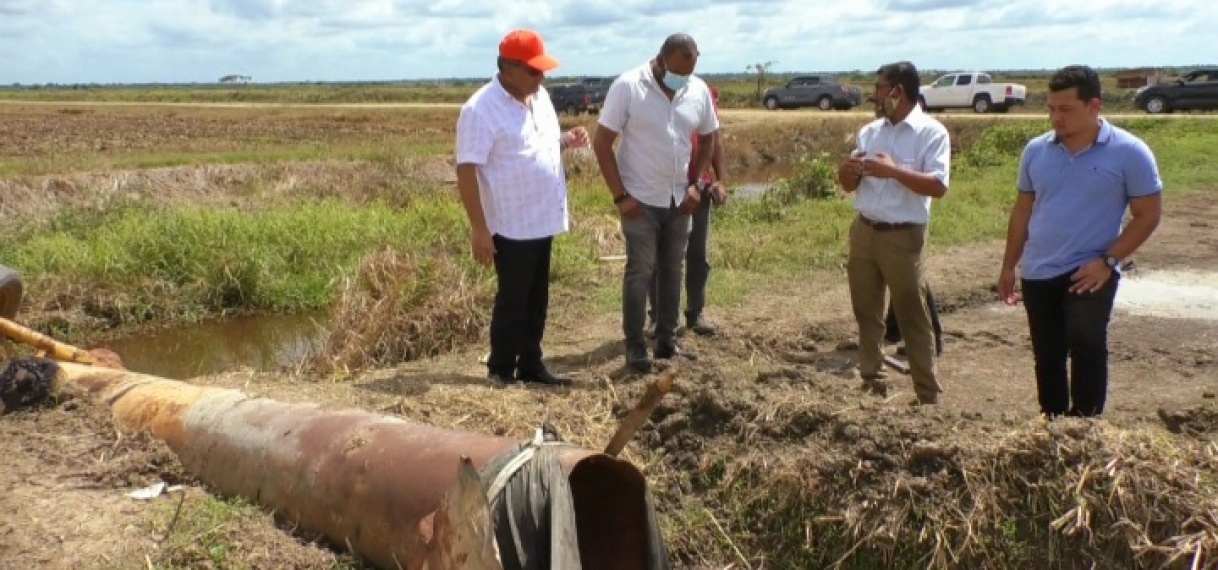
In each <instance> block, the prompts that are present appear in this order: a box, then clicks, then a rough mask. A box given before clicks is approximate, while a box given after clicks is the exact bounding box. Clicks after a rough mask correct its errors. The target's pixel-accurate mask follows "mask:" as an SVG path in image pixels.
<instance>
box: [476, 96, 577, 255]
mask: <svg viewBox="0 0 1218 570" xmlns="http://www.w3.org/2000/svg"><path fill="white" fill-rule="evenodd" d="M529 103H530V106H531V109H530V106H525V105H524V104H523V103H521V102H520V101H518V100H517V99H516V98H514V97H512V95H511V94H510V93H508V92H507V91H506V90H505V89H504V88H503V85H501V84H500V83H499V80H498V78H495V79H492V80H491V82H490V83H487V84H486V85H484V86H482V88H481V89H478V91H477V92H475V93H474V94H473V96H471V97H470V98H469V100H468V101H466V102H465V105H462V107H461V115H460V117H459V118H458V119H457V150H456V154H457V164H473V165H475V166H476V167H477V168H476V170H477V173H478V194H479V195H480V196H481V198H482V210H483V213H484V214H485V215H486V226H487V229H488V230H490V232H491V234H492V235H494V234H498V235H500V236H503V237H505V238H508V239H516V240H526V239H539V238H545V237H550V236H553V235H555V234H559V233H562V232H565V231H567V228H568V221H567V181H566V176H565V174H564V172H563V167H562V149H561V143H560V137H561V135H562V131H561V130H560V127H559V126H558V115H557V114H556V113H555V112H554V105H553V104H551V103H550V95H549V94H548V93H546V90H545V88H544V87H543V88H541V89H539V90H538V91H537V93H536V94H534V95H533V96H532V97H531V98H530V100H529Z"/></svg>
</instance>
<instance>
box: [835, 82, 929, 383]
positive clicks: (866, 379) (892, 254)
mask: <svg viewBox="0 0 1218 570" xmlns="http://www.w3.org/2000/svg"><path fill="white" fill-rule="evenodd" d="M918 86H919V81H918V70H917V69H916V68H915V67H914V65H913V64H912V63H909V62H907V61H903V62H898V63H891V64H887V65H884V66H882V67H880V69H879V70H878V71H877V72H876V83H875V105H876V112H877V115H879V116H880V118H878V119H876V120H875V121H872V122H871V123H869V124H868V125H867V126H865V127H863V128H862V129H861V130H860V131H859V133H858V136H857V137H856V141H857V143H858V148H857V149H855V151H854V152H853V153H851V156H850V158H849V159H847V160H846V161H845V162H843V163H842V164H841V165H840V166H839V167H838V170H837V177H838V182H839V183H841V185H842V187H843V188H844V189H845V190H846V192H853V193H855V197H854V209H855V210H856V211H857V213H858V215H857V217H856V218H855V220H854V223H853V225H851V227H850V254H849V261H848V262H847V274H848V275H849V281H850V301H851V304H852V305H853V307H854V317H855V319H856V320H857V321H858V327H859V374H860V376H862V379H863V384H864V388H867V389H870V390H873V391H877V392H880V393H886V391H887V383H886V382H885V371H884V363H883V352H882V350H883V342H884V313H885V302H884V297H885V293H886V292H888V293H891V297H892V307H893V309H894V311H895V312H896V317H897V323H898V324H899V325H900V329H901V332H902V335H903V336H904V337H905V348H906V351H907V353H908V356H909V367H910V374H911V375H912V376H913V382H914V391H915V392H916V393H917V400H915V401H914V402H912V403H913V404H915V405H916V404H937V403H938V402H939V393H940V392H942V389H941V388H940V386H939V382H938V380H937V379H936V378H935V361H934V359H935V337H934V331H933V328H932V326H931V317H930V311H929V309H928V307H927V305H926V280H925V278H924V275H923V272H924V263H923V249H924V247H925V244H926V236H927V231H926V228H927V224H928V223H929V221H930V202H931V198H940V197H942V196H943V195H944V194H946V193H947V186H948V177H949V172H950V170H951V144H950V141H949V139H948V133H947V129H946V128H945V127H944V126H943V125H942V124H941V123H939V122H938V121H936V120H935V119H933V118H931V117H930V116H929V115H927V114H925V113H923V112H922V110H921V109H920V108H919V107H918V103H917V100H918Z"/></svg>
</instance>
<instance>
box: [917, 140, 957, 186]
mask: <svg viewBox="0 0 1218 570" xmlns="http://www.w3.org/2000/svg"><path fill="white" fill-rule="evenodd" d="M922 172H923V173H925V174H930V175H931V176H934V177H935V179H937V180H938V181H939V182H940V183H941V184H943V187H944V188H947V187H948V186H949V182H950V181H951V172H952V142H951V136H950V135H949V134H948V132H947V129H935V130H933V131H931V135H930V140H928V141H927V144H926V158H925V160H924V161H923V163H922Z"/></svg>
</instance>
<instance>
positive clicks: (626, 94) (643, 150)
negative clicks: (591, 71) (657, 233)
mask: <svg viewBox="0 0 1218 570" xmlns="http://www.w3.org/2000/svg"><path fill="white" fill-rule="evenodd" d="M598 122H599V123H600V125H601V126H602V127H605V128H607V129H609V130H611V131H613V132H615V133H618V134H620V135H621V141H620V142H619V143H618V147H617V154H616V156H617V165H618V170H619V172H620V173H621V175H622V184H623V185H624V186H625V187H626V192H628V193H630V195H631V196H633V197H634V199H636V200H638V201H639V202H642V203H644V204H647V205H648V206H654V207H657V208H667V207H670V206H672V205H674V204H680V203H681V202H682V201H684V200H685V188H686V186H688V184H689V179H688V170H689V161H690V152H691V151H692V150H693V147H692V144H691V143H690V133H693V132H697V133H698V134H701V135H708V134H710V133H713V132H715V130H717V129H718V128H719V119H718V118H717V117H716V116H715V105H714V103H713V102H712V100H711V94H710V89H708V88H707V87H706V83H704V82H703V81H702V80H701V79H699V78H697V77H692V76H691V77H690V78H689V84H688V85H686V86H685V88H684V89H681V90H680V91H678V92H677V93H676V94H675V95H673V98H672V100H671V101H669V100H668V97H667V96H665V95H664V92H663V91H662V90H661V88H660V86H659V85H658V84H657V83H656V80H655V76H653V75H652V73H651V64H650V63H647V64H644V65H643V66H642V67H639V68H636V69H632V70H630V71H627V72H626V73H623V74H622V75H621V76H620V77H618V78H617V79H616V80H614V82H613V85H611V86H610V87H609V93H608V94H607V95H605V106H604V107H603V108H602V109H601V113H600V119H599V121H598Z"/></svg>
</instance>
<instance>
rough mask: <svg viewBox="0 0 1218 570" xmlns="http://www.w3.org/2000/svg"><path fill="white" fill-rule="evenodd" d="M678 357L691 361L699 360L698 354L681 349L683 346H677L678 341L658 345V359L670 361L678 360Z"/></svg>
mask: <svg viewBox="0 0 1218 570" xmlns="http://www.w3.org/2000/svg"><path fill="white" fill-rule="evenodd" d="M678 356H679V357H682V358H688V359H690V360H697V359H698V355H697V354H695V353H693V352H690V351H688V350H685V349H684V348H681V345H680V344H677V342H676V341H671V342H661V343H659V344H657V345H656V359H658V360H669V359H672V358H677V357H678Z"/></svg>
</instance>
